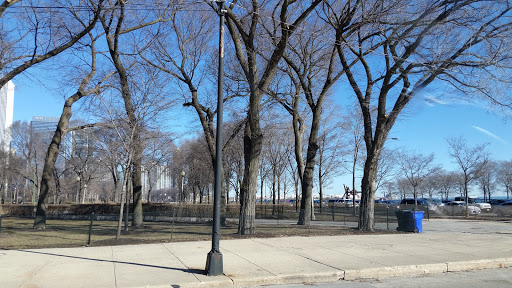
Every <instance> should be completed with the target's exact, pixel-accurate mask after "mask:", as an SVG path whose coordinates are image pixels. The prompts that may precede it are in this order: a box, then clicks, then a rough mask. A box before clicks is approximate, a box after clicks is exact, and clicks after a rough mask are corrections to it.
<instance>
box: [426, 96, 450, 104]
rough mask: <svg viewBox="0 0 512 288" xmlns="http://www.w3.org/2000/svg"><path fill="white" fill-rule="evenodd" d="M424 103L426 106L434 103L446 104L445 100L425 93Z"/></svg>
mask: <svg viewBox="0 0 512 288" xmlns="http://www.w3.org/2000/svg"><path fill="white" fill-rule="evenodd" d="M424 97H425V104H426V105H428V106H434V105H435V104H439V105H446V104H448V103H447V102H445V101H443V100H441V99H439V98H436V97H432V96H428V95H425V96H424Z"/></svg>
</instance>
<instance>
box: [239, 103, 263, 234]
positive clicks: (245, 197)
mask: <svg viewBox="0 0 512 288" xmlns="http://www.w3.org/2000/svg"><path fill="white" fill-rule="evenodd" d="M258 101H259V100H258ZM258 114H259V108H257V109H256V111H252V113H251V111H249V121H248V122H247V124H246V126H245V130H244V159H245V168H244V179H243V182H242V187H241V194H242V195H241V202H242V203H241V206H240V217H239V221H238V234H240V235H254V232H255V228H256V225H255V213H256V205H255V204H256V193H257V189H258V168H259V156H260V153H261V147H262V142H263V135H262V133H261V129H260V124H259V115H258ZM251 116H252V117H253V120H252V121H251Z"/></svg>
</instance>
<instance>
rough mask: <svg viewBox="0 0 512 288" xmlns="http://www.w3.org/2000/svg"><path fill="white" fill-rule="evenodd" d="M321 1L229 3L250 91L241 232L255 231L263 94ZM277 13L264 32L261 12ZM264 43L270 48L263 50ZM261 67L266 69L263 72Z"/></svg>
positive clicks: (228, 11) (235, 41) (237, 50)
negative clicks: (293, 37)
mask: <svg viewBox="0 0 512 288" xmlns="http://www.w3.org/2000/svg"><path fill="white" fill-rule="evenodd" d="M321 2H322V1H321V0H314V1H312V2H311V4H307V5H301V4H303V3H298V2H297V1H284V2H281V1H273V2H272V3H265V5H263V4H262V3H260V2H259V1H257V0H252V1H251V2H250V3H247V4H248V5H246V6H245V4H246V3H244V2H240V3H239V2H238V1H235V2H232V3H231V4H230V6H229V7H226V24H227V28H228V31H229V33H230V35H231V39H232V41H233V44H234V49H235V53H236V57H237V60H238V62H239V64H240V66H241V68H242V70H243V75H244V77H245V80H246V81H247V85H248V86H249V91H250V95H249V107H248V111H247V123H246V125H245V130H244V159H245V161H244V163H245V171H244V179H243V185H242V189H241V191H242V193H241V194H242V199H243V201H242V206H241V209H240V219H239V224H238V233H239V234H242V235H244V234H254V232H255V221H254V220H255V207H256V206H255V204H256V193H257V186H258V170H259V167H258V166H259V156H260V153H261V149H262V143H263V135H262V132H261V127H260V109H261V100H262V97H263V95H264V94H265V93H267V90H268V87H269V85H270V83H271V81H272V78H273V76H274V74H275V72H276V69H277V66H278V64H279V61H280V60H281V58H282V56H283V54H284V51H285V49H286V45H287V43H288V39H289V38H290V36H291V35H292V34H293V33H294V32H295V31H296V30H297V28H298V27H299V26H300V24H301V23H302V22H303V21H304V20H305V19H306V18H307V16H308V15H309V14H311V12H312V11H313V10H314V9H315V7H316V6H317V5H318V4H320V3H321ZM239 4H241V5H239ZM212 6H213V4H212ZM272 6H273V7H272ZM238 11H240V13H239V14H237V12H238ZM275 13H278V14H279V16H278V18H277V19H276V18H273V19H274V21H267V23H270V24H274V26H273V27H263V28H264V31H265V33H262V29H261V26H263V25H262V20H264V19H262V18H263V17H262V16H263V15H272V16H274V15H275ZM294 16H295V17H294ZM292 17H293V18H294V19H293V18H292ZM266 31H270V34H271V37H265V36H266V35H265V34H266ZM263 41H266V43H265V42H263ZM263 47H265V48H267V49H268V50H266V51H262V49H261V48H263ZM269 47H270V48H269ZM260 53H264V54H265V55H268V56H267V57H265V59H268V60H263V59H261V58H259V57H258V54H260ZM260 70H261V71H263V72H262V73H261V74H260V72H259V71H260Z"/></svg>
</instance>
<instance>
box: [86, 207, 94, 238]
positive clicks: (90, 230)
mask: <svg viewBox="0 0 512 288" xmlns="http://www.w3.org/2000/svg"><path fill="white" fill-rule="evenodd" d="M93 220H94V212H92V214H91V223H90V224H89V240H87V245H91V233H92V221H93Z"/></svg>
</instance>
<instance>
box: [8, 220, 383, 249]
mask: <svg viewBox="0 0 512 288" xmlns="http://www.w3.org/2000/svg"><path fill="white" fill-rule="evenodd" d="M89 224H90V222H89V221H80V220H47V228H46V229H45V230H34V229H32V225H33V220H32V219H29V218H14V217H8V218H4V219H2V228H1V229H2V230H1V232H0V249H35V248H55V247H80V246H87V243H88V236H89V234H88V233H89ZM116 229H117V222H116V221H98V220H96V221H94V225H93V229H92V235H91V245H90V246H106V245H125V244H142V243H160V242H183V241H201V240H211V233H212V227H211V225H209V224H207V223H194V224H189V223H175V224H173V223H169V222H146V223H145V225H144V227H143V228H137V229H134V228H132V227H129V231H128V232H124V231H123V233H122V235H121V239H119V240H116V239H115V235H116ZM236 232H237V225H236V224H233V223H231V224H229V223H228V225H227V226H226V227H222V228H221V239H241V238H249V237H260V238H261V237H265V238H268V237H283V236H319V235H347V234H361V233H362V232H360V231H357V230H354V229H351V228H347V227H328V226H309V227H305V226H297V225H258V226H257V229H256V235H252V236H242V235H237V234H236ZM382 233H390V232H385V231H382Z"/></svg>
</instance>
